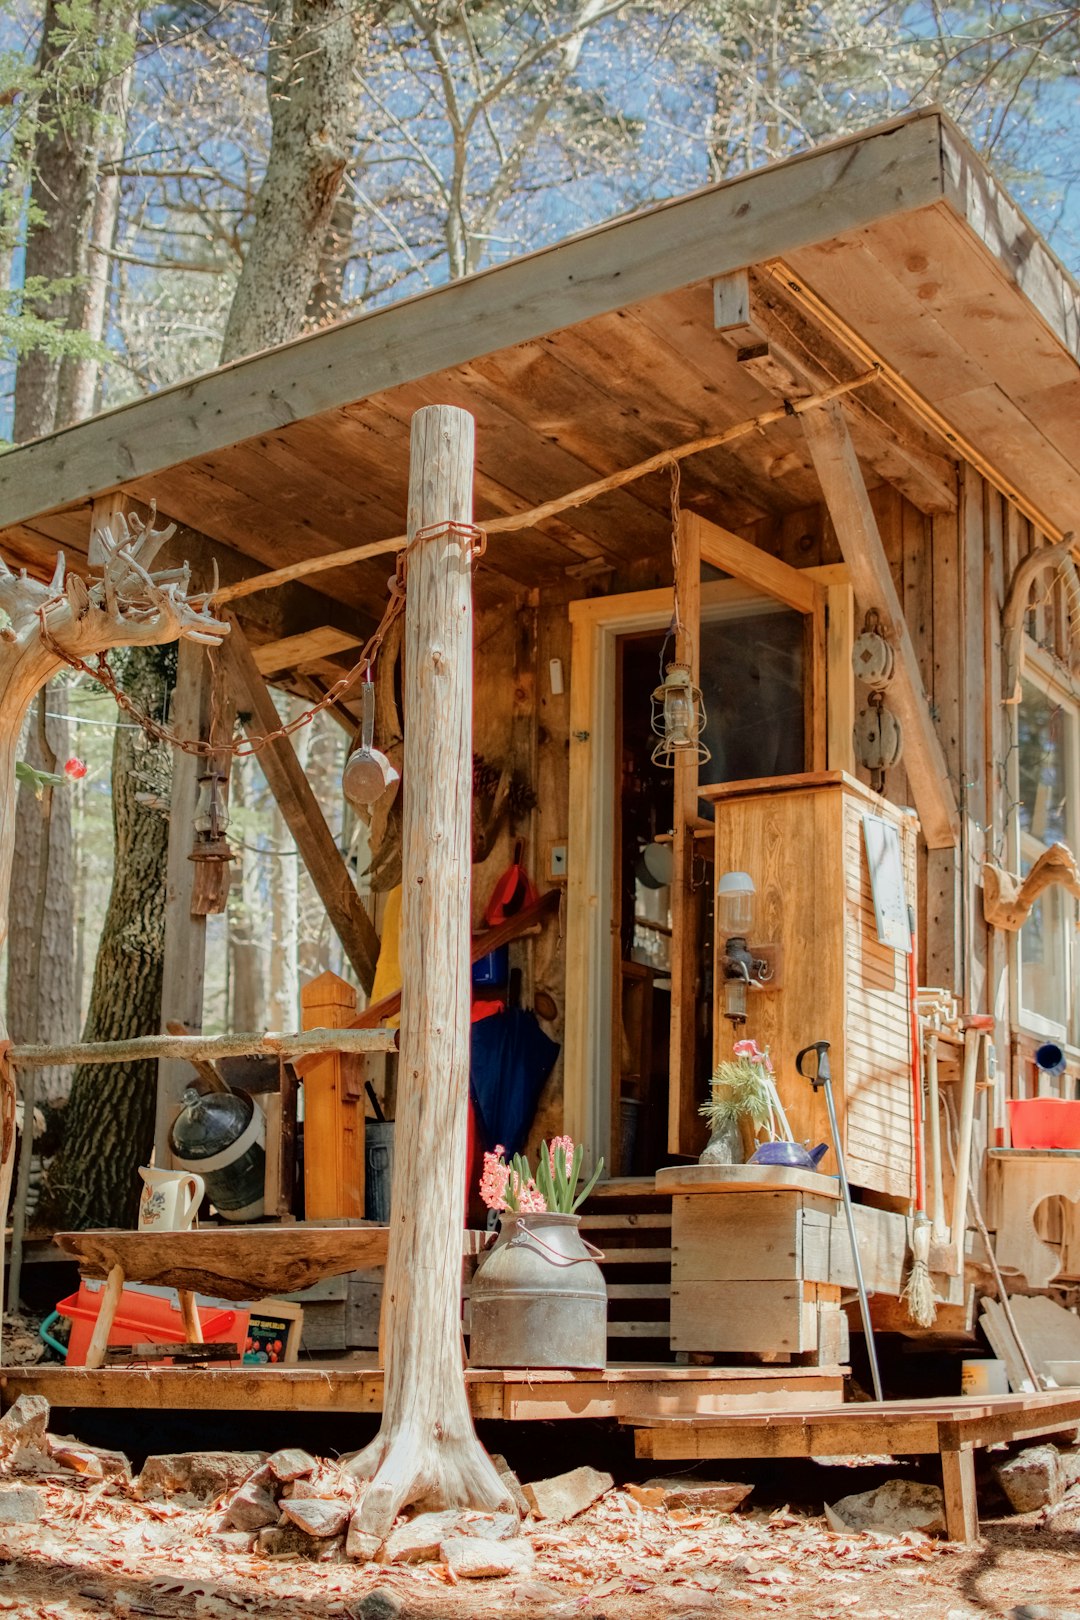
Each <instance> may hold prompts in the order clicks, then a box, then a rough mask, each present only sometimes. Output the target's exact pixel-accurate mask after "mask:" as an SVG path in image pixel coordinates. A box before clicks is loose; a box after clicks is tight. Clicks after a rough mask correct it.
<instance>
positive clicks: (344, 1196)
mask: <svg viewBox="0 0 1080 1620" xmlns="http://www.w3.org/2000/svg"><path fill="white" fill-rule="evenodd" d="M300 1006H301V1010H302V1019H301V1021H302V1023H303V1027H304V1028H305V1029H348V1027H349V1025H350V1024H351V1023H352V1021H353V1019H354V1018H355V1017H356V991H355V990H354V989H353V987H352V985H351V984H348V983H346V981H345V980H344V979H341V978H339V977H338V975H337V974H336V973H320V974H319V976H318V978H317V979H309V980H308V982H307V984H305V985H304V987H303V989H302V990H301V992H300ZM363 1065H364V1059H363V1058H362V1057H357V1056H356V1055H354V1054H352V1053H348V1052H326V1053H325V1054H324V1055H323V1056H322V1057H320V1058H318V1059H317V1060H316V1061H315V1062H314V1063H312V1064H311V1065H310V1066H308V1067H306V1068H305V1070H304V1218H305V1219H306V1220H309V1221H325V1220H340V1219H343V1218H344V1219H357V1220H363V1217H364V1109H363V1099H364V1080H363Z"/></svg>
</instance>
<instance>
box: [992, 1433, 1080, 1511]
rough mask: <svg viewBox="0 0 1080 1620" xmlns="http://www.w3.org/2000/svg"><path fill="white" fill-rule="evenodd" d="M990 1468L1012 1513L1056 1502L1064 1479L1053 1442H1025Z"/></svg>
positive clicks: (1063, 1492)
mask: <svg viewBox="0 0 1080 1620" xmlns="http://www.w3.org/2000/svg"><path fill="white" fill-rule="evenodd" d="M994 1472H995V1473H996V1475H997V1481H998V1484H999V1485H1000V1486H1001V1488H1002V1490H1003V1491H1004V1492H1005V1495H1006V1496H1007V1497H1008V1498H1009V1506H1010V1507H1011V1508H1012V1510H1013V1512H1014V1513H1034V1512H1035V1510H1036V1509H1037V1508H1044V1507H1050V1506H1051V1505H1052V1504H1053V1503H1054V1502H1060V1501H1061V1498H1062V1497H1063V1496H1064V1495H1065V1489H1066V1485H1067V1483H1068V1481H1067V1478H1066V1473H1065V1468H1064V1466H1063V1465H1062V1461H1061V1453H1060V1452H1059V1451H1058V1450H1056V1448H1055V1447H1054V1446H1027V1447H1026V1448H1025V1449H1024V1450H1023V1451H1021V1452H1018V1453H1017V1455H1016V1456H1015V1457H1010V1458H1009V1460H1008V1462H1004V1463H1001V1464H1000V1465H999V1467H998V1468H996V1469H995V1470H994Z"/></svg>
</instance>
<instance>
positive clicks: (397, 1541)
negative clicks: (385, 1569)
mask: <svg viewBox="0 0 1080 1620" xmlns="http://www.w3.org/2000/svg"><path fill="white" fill-rule="evenodd" d="M461 1524H462V1515H461V1514H460V1513H459V1512H458V1511H457V1510H456V1509H447V1510H446V1511H444V1512H442V1513H418V1514H417V1515H416V1518H415V1519H407V1520H406V1521H405V1523H404V1524H399V1525H398V1527H397V1529H396V1530H392V1531H391V1532H390V1534H389V1536H388V1537H387V1538H386V1544H385V1546H384V1547H383V1551H382V1559H383V1563H384V1564H425V1563H430V1562H431V1560H432V1559H435V1558H438V1556H439V1548H440V1547H441V1545H442V1543H443V1542H444V1541H445V1540H446V1537H447V1536H453V1535H458V1534H460V1531H461Z"/></svg>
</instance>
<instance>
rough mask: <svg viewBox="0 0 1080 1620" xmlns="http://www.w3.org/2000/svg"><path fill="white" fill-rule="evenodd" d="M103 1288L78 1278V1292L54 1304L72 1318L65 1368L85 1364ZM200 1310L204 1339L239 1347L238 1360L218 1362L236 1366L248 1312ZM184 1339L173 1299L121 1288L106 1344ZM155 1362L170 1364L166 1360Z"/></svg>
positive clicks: (219, 1307) (220, 1308)
mask: <svg viewBox="0 0 1080 1620" xmlns="http://www.w3.org/2000/svg"><path fill="white" fill-rule="evenodd" d="M103 1287H104V1285H102V1287H101V1288H92V1287H90V1285H89V1284H88V1283H86V1282H85V1281H83V1282H80V1284H79V1292H78V1293H77V1294H69V1295H68V1297H67V1299H62V1300H60V1302H59V1303H58V1305H57V1307H56V1308H57V1310H58V1311H59V1312H60V1315H61V1316H67V1317H69V1318H70V1319H71V1336H70V1338H69V1340H68V1352H67V1365H68V1366H69V1367H82V1366H85V1364H86V1352H87V1350H88V1349H89V1347H90V1340H91V1338H92V1337H93V1333H94V1325H95V1323H96V1322H97V1319H98V1311H99V1310H100V1309H101V1296H102V1291H103ZM198 1311H199V1322H200V1324H201V1326H202V1335H203V1340H204V1341H205V1343H207V1344H234V1343H235V1344H236V1345H237V1346H238V1347H239V1355H238V1357H237V1359H236V1361H232V1362H229V1361H226V1362H222V1363H220V1365H222V1366H225V1367H229V1366H232V1367H239V1366H240V1358H241V1357H242V1356H243V1353H244V1344H245V1342H246V1340H247V1328H248V1313H247V1311H243V1310H230V1309H229V1308H228V1307H227V1306H224V1305H201V1306H199V1307H198ZM186 1340H187V1333H186V1332H185V1331H184V1324H183V1322H182V1321H181V1318H180V1306H179V1304H178V1303H177V1301H176V1300H172V1299H162V1298H161V1297H160V1295H158V1294H145V1293H143V1292H142V1291H141V1289H138V1288H125V1289H124V1291H123V1293H122V1294H121V1296H120V1304H119V1306H118V1307H117V1312H116V1316H115V1319H114V1321H113V1325H112V1331H111V1332H110V1334H109V1343H110V1344H169V1343H174V1344H183V1343H185V1342H186ZM159 1365H161V1366H168V1365H170V1363H169V1360H168V1358H165V1359H163V1360H162V1361H161V1362H160V1363H159Z"/></svg>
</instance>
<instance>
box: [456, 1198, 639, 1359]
mask: <svg viewBox="0 0 1080 1620" xmlns="http://www.w3.org/2000/svg"><path fill="white" fill-rule="evenodd" d="M579 1220H580V1217H579V1216H577V1215H552V1214H547V1213H545V1214H543V1215H504V1216H503V1221H502V1230H501V1232H500V1234H499V1239H498V1242H497V1243H496V1244H495V1247H494V1248H493V1249H489V1250H488V1252H487V1253H486V1254H485V1255H484V1257H483V1259H482V1260H481V1262H480V1265H479V1266H478V1268H477V1271H476V1276H475V1277H474V1279H473V1285H472V1336H471V1341H470V1346H469V1362H470V1365H471V1366H473V1367H582V1368H586V1367H596V1368H602V1367H604V1366H605V1364H606V1362H607V1287H606V1285H605V1283H604V1274H603V1272H602V1271H601V1270H600V1267H599V1266H598V1265H597V1263H596V1262H597V1260H602V1259H603V1258H604V1256H603V1253H602V1252H601V1250H599V1249H597V1248H594V1247H593V1245H592V1244H591V1243H588V1242H586V1240H585V1239H584V1238H583V1237H582V1236H581V1233H580V1232H579V1230H578V1222H579Z"/></svg>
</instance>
